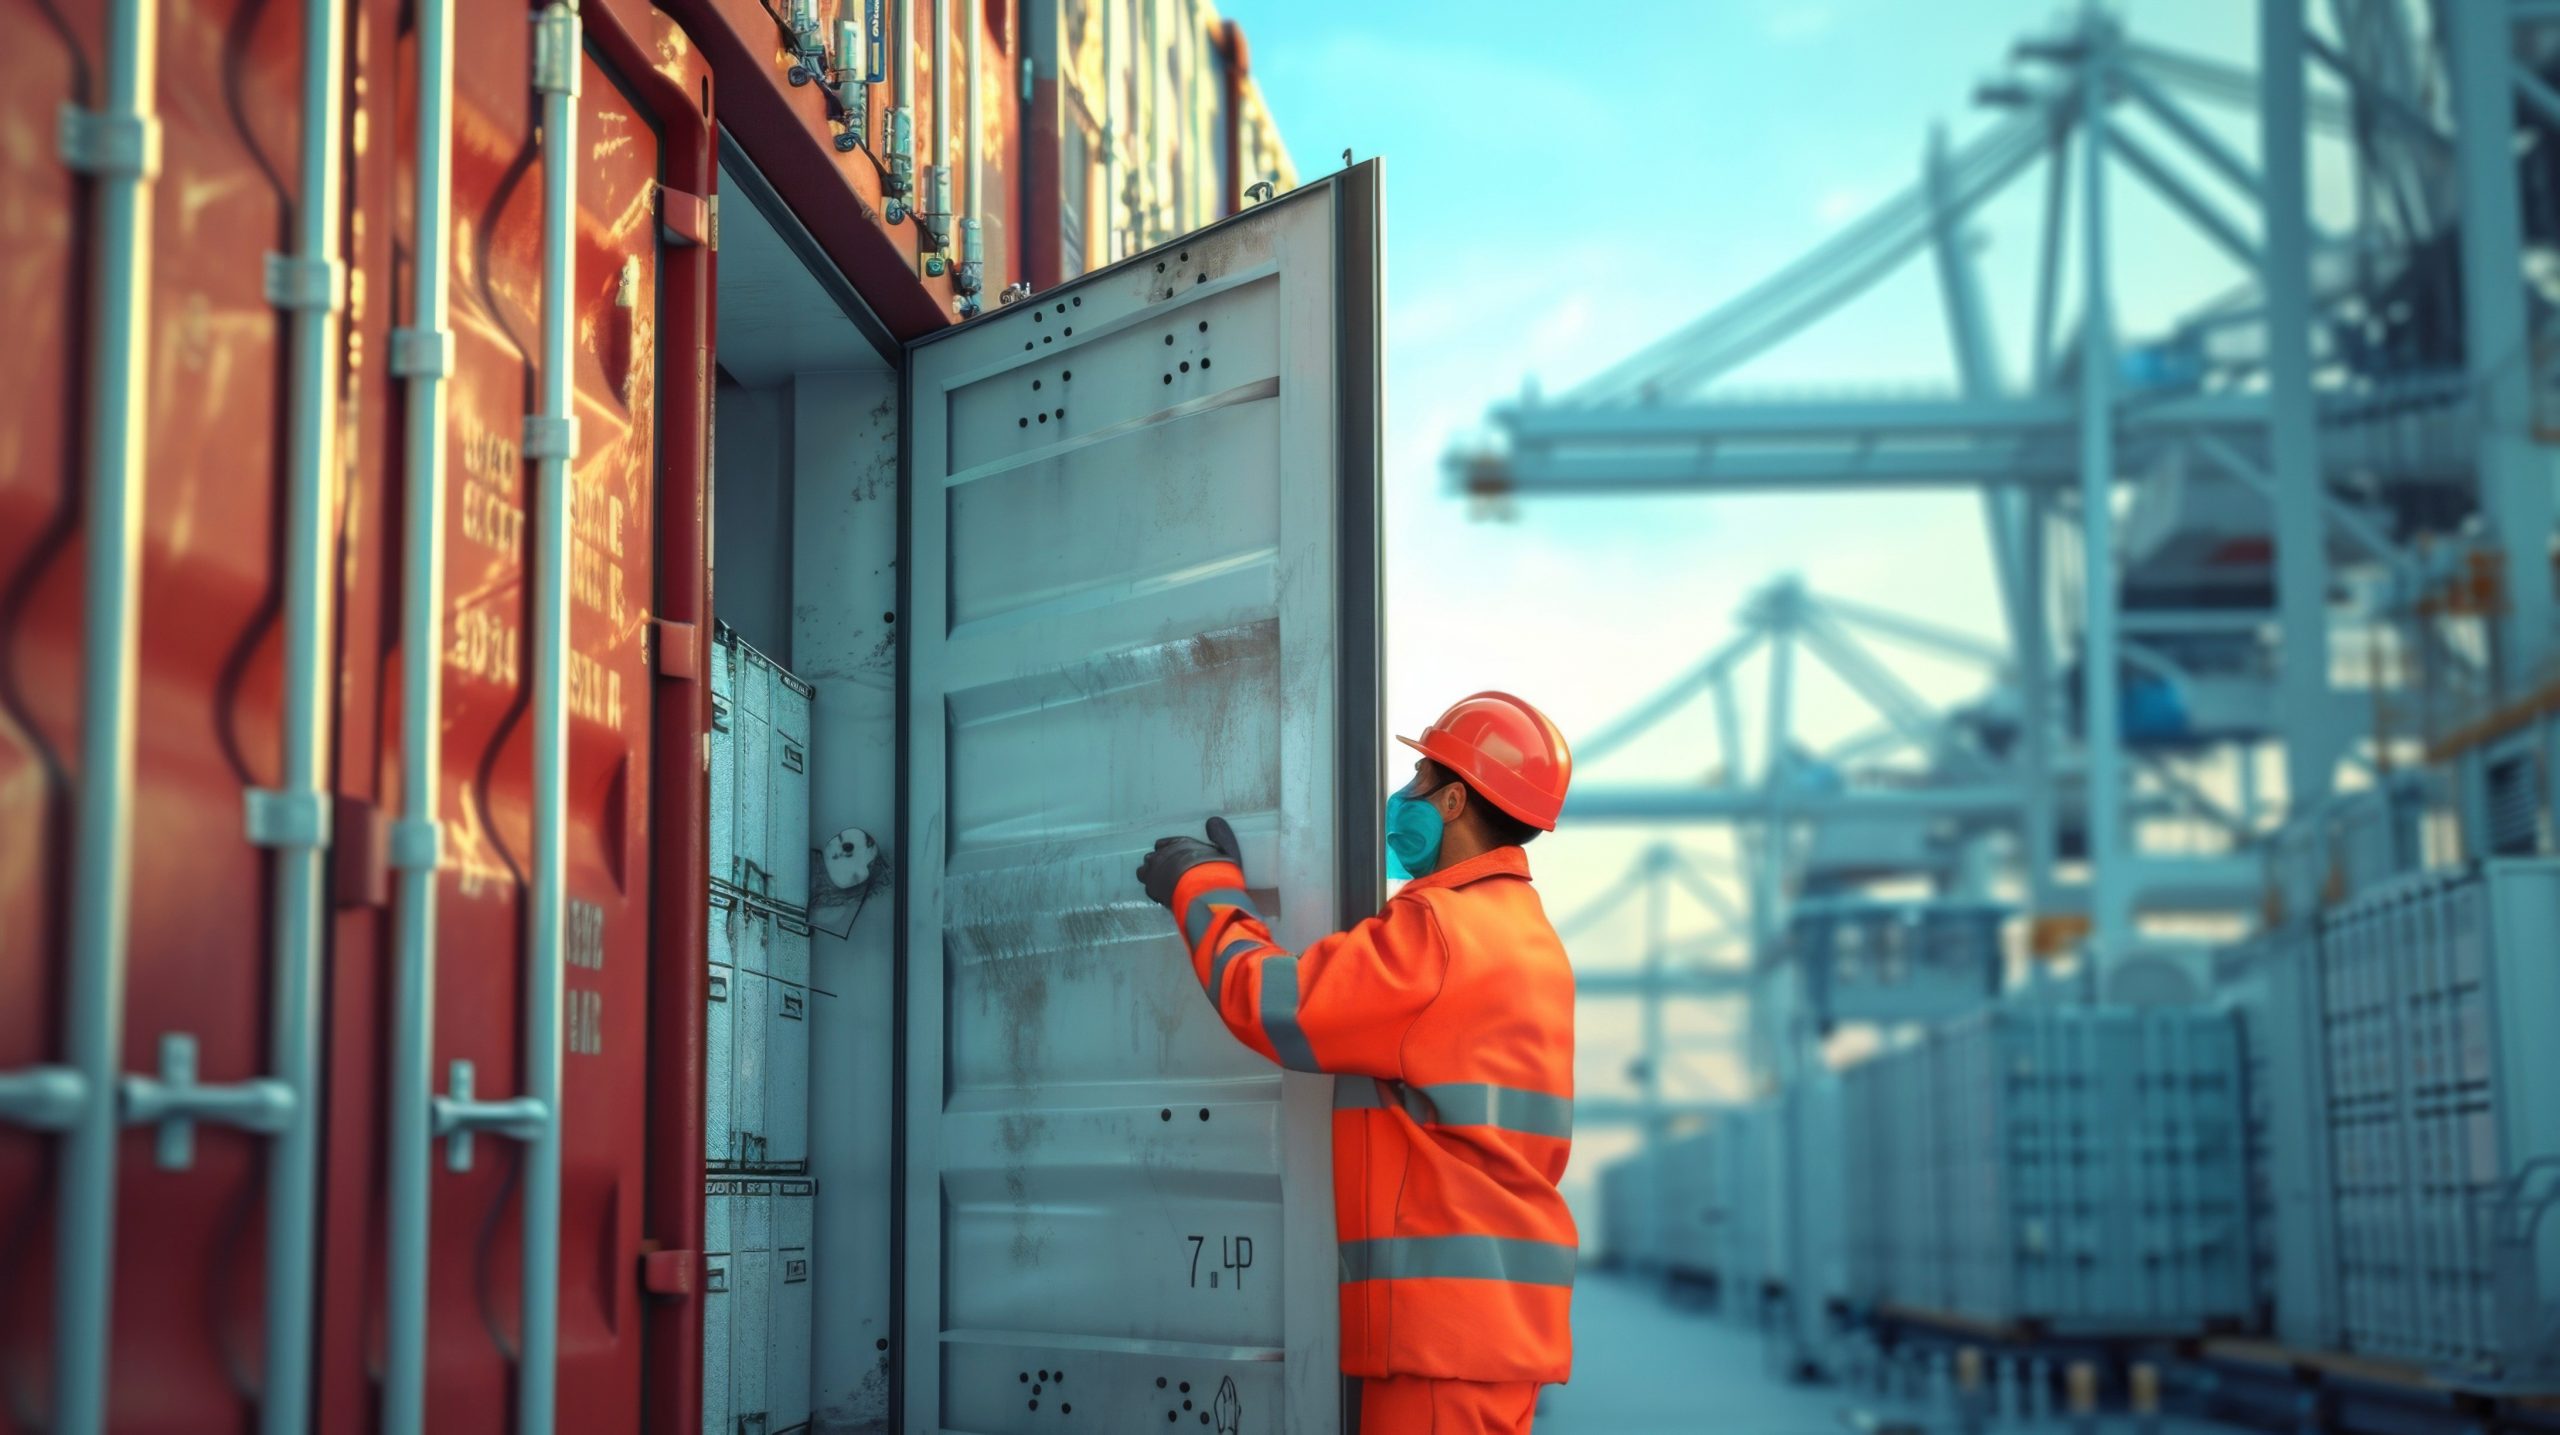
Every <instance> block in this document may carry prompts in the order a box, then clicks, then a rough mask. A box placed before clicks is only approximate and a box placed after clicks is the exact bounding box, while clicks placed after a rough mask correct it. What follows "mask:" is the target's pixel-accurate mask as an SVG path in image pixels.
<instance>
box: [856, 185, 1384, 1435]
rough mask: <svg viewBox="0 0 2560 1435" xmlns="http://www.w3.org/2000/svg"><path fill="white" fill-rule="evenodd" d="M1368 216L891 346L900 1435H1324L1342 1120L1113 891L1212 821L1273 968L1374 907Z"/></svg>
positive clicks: (1318, 191) (1174, 257)
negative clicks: (1230, 1027) (1164, 846)
mask: <svg viewBox="0 0 2560 1435" xmlns="http://www.w3.org/2000/svg"><path fill="white" fill-rule="evenodd" d="M1377 185H1378V176H1377V169H1376V166H1375V165H1374V164H1370V165H1363V166H1361V167H1359V168H1357V169H1354V170H1350V171H1347V172H1345V173H1343V174H1339V175H1336V176H1334V177H1332V178H1330V179H1327V180H1323V181H1320V182H1317V183H1314V184H1310V185H1308V186H1306V187H1305V188H1303V189H1300V190H1297V191H1295V192H1293V193H1291V194H1288V195H1286V196H1283V197H1281V198H1279V199H1277V200H1273V201H1271V202H1269V203H1266V204H1263V205H1261V206H1259V207H1257V208H1254V209H1252V210H1250V211H1248V212H1247V213H1245V214H1243V215H1240V216H1238V217H1236V218H1234V219H1232V220H1229V221H1227V222H1225V223H1222V224H1219V225H1216V226H1214V227H1212V228H1210V229H1206V230H1203V231H1200V232H1199V233H1197V234H1194V235H1192V236H1190V237H1189V238H1187V239H1184V240H1179V241H1176V242H1174V243H1172V244H1168V245H1166V246H1165V247H1163V248H1161V249H1158V250H1155V251H1153V252H1150V253H1147V254H1143V255H1139V256H1137V257H1135V258H1132V259H1130V260H1127V261H1124V262H1122V263H1120V264H1117V265H1114V266H1112V267H1111V268H1109V269H1106V270H1103V271H1101V272H1098V273H1095V274H1092V275H1088V276H1086V277H1084V278H1082V279H1079V280H1077V281H1075V282H1074V283H1072V284H1069V285H1067V286H1065V287H1063V288H1060V289H1057V290H1053V291H1050V292H1048V293H1043V294H1038V295H1034V296H1032V297H1031V298H1030V299H1028V300H1025V301H1022V302H1018V303H1015V304H1013V305H1011V306H1008V307H1005V308H1002V309H998V310H995V311H993V312H991V313H990V314H988V315H987V316H986V317H984V318H981V319H979V320H977V321H976V322H974V323H970V324H967V325H965V326H962V327H960V328H957V329H954V330H951V331H949V332H947V333H945V334H941V335H937V336H935V337H934V338H932V339H930V340H927V341H925V342H922V343H920V344H918V345H917V346H915V347H914V348H913V349H912V350H911V352H910V354H909V356H908V363H907V372H906V383H907V397H906V424H905V429H904V432H905V434H906V436H907V443H908V451H907V479H906V483H905V486H904V491H905V503H906V508H907V519H906V522H907V530H906V545H905V551H904V553H903V554H902V555H901V556H900V559H899V566H900V569H901V571H902V574H903V576H904V579H905V591H906V598H905V607H904V608H903V609H902V611H901V612H900V613H899V615H898V628H899V630H900V632H901V633H902V634H903V636H904V639H905V648H904V653H903V664H904V667H903V671H904V674H905V688H906V705H905V709H904V711H905V725H906V731H905V735H904V737H905V748H906V762H907V793H906V797H905V804H904V830H903V834H902V841H901V842H900V844H899V846H900V851H899V852H898V853H896V854H894V860H897V861H898V862H899V870H900V872H901V874H902V880H903V881H904V883H905V884H906V885H905V891H904V895H905V902H906V907H905V916H904V952H903V956H902V960H903V962H904V964H905V965H904V972H905V983H904V985H905V1002H906V1020H905V1022H904V1031H903V1034H902V1040H903V1041H904V1043H905V1054H904V1061H903V1065H902V1069H903V1071H904V1074H905V1075H904V1081H905V1091H904V1095H903V1101H902V1105H901V1109H902V1111H903V1115H904V1121H905V1130H904V1133H903V1138H902V1140H903V1149H904V1152H905V1156H906V1168H905V1181H904V1189H903V1210H904V1213H905V1215H904V1247H903V1270H904V1290H905V1296H904V1301H903V1329H904V1337H903V1342H904V1343H903V1348H902V1350H901V1352H900V1354H901V1357H902V1364H901V1375H902V1377H903V1378H902V1381H901V1389H900V1400H901V1406H900V1409H901V1414H900V1417H899V1428H901V1429H903V1430H905V1431H909V1432H916V1435H935V1432H942V1431H954V1432H1005V1431H1034V1430H1037V1431H1044V1432H1045V1431H1055V1430H1061V1429H1066V1430H1074V1429H1087V1430H1111V1431H1126V1430H1137V1429H1154V1428H1162V1429H1165V1430H1167V1431H1168V1432H1170V1431H1174V1430H1182V1431H1198V1432H1200V1435H1266V1432H1297V1433H1298V1435H1317V1432H1327V1431H1332V1430H1335V1429H1336V1428H1338V1424H1339V1388H1340V1386H1339V1381H1338V1379H1337V1375H1336V1370H1337V1354H1336V1330H1335V1326H1336V1304H1335V1300H1336V1297H1335V1286H1336V1281H1335V1257H1334V1240H1333V1211H1332V1206H1331V1199H1332V1196H1331V1189H1330V1182H1331V1162H1330V1153H1329V1111H1330V1106H1331V1081H1330V1079H1328V1078H1324V1077H1320V1076H1302V1075H1294V1074H1286V1075H1284V1074H1283V1073H1282V1072H1280V1071H1279V1070H1278V1069H1277V1068H1275V1067H1273V1066H1272V1065H1270V1064H1269V1063H1268V1062H1265V1061H1264V1060H1262V1059H1261V1058H1260V1057H1258V1056H1255V1055H1254V1054H1253V1053H1252V1052H1250V1051H1249V1050H1247V1049H1246V1048H1245V1047H1244V1046H1243V1045H1242V1044H1240V1043H1239V1042H1238V1041H1237V1040H1236V1039H1235V1038H1234V1037H1233V1036H1232V1035H1230V1034H1229V1033H1228V1031H1227V1030H1226V1029H1225V1027H1224V1026H1223V1025H1221V1024H1220V1022H1219V1020H1218V1019H1217V1016H1216V1014H1215V1013H1214V1011H1213V1010H1212V1009H1211V1007H1210V1004H1209V1001H1208V999H1207V997H1206V996H1205V995H1204V994H1203V993H1202V991H1201V989H1200V985H1199V983H1198V981H1197V980H1196V979H1195V978H1194V976H1193V975H1192V972H1191V967H1190V963H1189V961H1188V960H1187V958H1186V955H1185V952H1184V949H1183V945H1182V942H1181V940H1180V938H1179V937H1178V935H1177V934H1176V932H1175V929H1174V925H1173V923H1172V921H1171V920H1170V919H1169V918H1168V917H1167V915H1166V914H1165V913H1164V912H1163V911H1162V910H1161V909H1159V908H1156V907H1154V906H1152V905H1150V904H1149V903H1148V902H1147V900H1146V898H1145V896H1144V894H1143V893H1142V892H1141V891H1140V889H1139V887H1138V884H1137V882H1136V880H1135V878H1134V877H1133V876H1132V872H1133V870H1134V869H1135V868H1136V866H1137V865H1138V859H1139V857H1140V855H1141V854H1142V853H1144V852H1145V851H1146V850H1147V849H1148V848H1149V847H1150V846H1151V844H1153V842H1154V841H1155V839H1156V838H1158V837H1160V836H1164V835H1166V834H1170V833H1178V832H1188V833H1197V832H1199V831H1200V830H1201V825H1202V823H1203V821H1204V820H1205V819H1207V818H1208V817H1209V816H1211V815H1212V814H1224V815H1225V816H1227V817H1228V818H1229V819H1230V820H1231V821H1232V822H1233V823H1234V825H1235V828H1236V831H1237V833H1238V834H1239V835H1240V837H1241V838H1242V840H1243V843H1244V846H1245V867H1246V874H1247V880H1248V883H1249V885H1250V886H1251V887H1252V888H1253V889H1254V896H1255V901H1256V904H1257V906H1259V907H1260V908H1261V910H1262V911H1263V912H1264V913H1266V914H1276V915H1275V916H1274V920H1275V923H1276V926H1277V928H1278V933H1279V936H1280V938H1281V940H1282V941H1283V942H1285V943H1287V944H1289V945H1291V946H1293V947H1295V946H1299V945H1303V944H1305V943H1307V942H1310V941H1312V940H1314V939H1316V938H1318V937H1321V936H1323V935H1325V934H1327V933H1329V932H1332V931H1335V930H1338V929H1339V928H1340V927H1341V926H1342V925H1343V924H1344V923H1345V921H1346V920H1349V919H1355V918H1357V917H1360V916H1365V915H1367V914H1368V913H1370V912H1372V911H1374V910H1375V909H1376V903H1377V901H1378V898H1379V888H1380V856H1379V850H1378V848H1379V836H1378V805H1379V802H1380V800H1381V797H1382V794H1383V792H1384V787H1385V783H1384V779H1383V777H1382V774H1381V760H1382V759H1381V753H1380V747H1381V743H1382V735H1381V733H1380V730H1379V729H1380V717H1379V686H1378V684H1379V676H1378V638H1379V633H1378V628H1379V621H1378V559H1377V537H1376V534H1377V512H1378V509H1377V503H1378V499H1377V491H1378V471H1377V423H1378V370H1377V353H1378V299H1379V290H1378V284H1379V278H1378V252H1379V250H1378V244H1379V236H1378V197H1377Z"/></svg>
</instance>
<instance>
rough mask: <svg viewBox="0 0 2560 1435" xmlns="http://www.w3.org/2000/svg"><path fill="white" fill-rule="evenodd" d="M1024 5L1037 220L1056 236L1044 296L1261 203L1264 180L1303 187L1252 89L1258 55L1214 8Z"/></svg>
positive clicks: (1176, 0) (1044, 0) (1037, 279)
mask: <svg viewBox="0 0 2560 1435" xmlns="http://www.w3.org/2000/svg"><path fill="white" fill-rule="evenodd" d="M1025 7H1026V11H1027V13H1028V15H1029V28H1030V34H1031V37H1032V45H1033V70H1032V83H1031V100H1030V114H1029V117H1028V120H1027V124H1028V127H1029V130H1030V132H1031V135H1032V137H1033V148H1032V153H1033V159H1032V163H1033V165H1034V166H1035V169H1034V174H1035V184H1034V186H1033V200H1032V206H1033V207H1032V210H1031V215H1032V222H1033V223H1034V224H1037V225H1041V226H1042V227H1044V229H1048V230H1050V232H1054V233H1055V234H1056V235H1057V243H1056V244H1055V246H1054V248H1045V249H1042V250H1040V251H1036V252H1035V255H1034V258H1033V261H1032V267H1031V269H1030V270H1029V272H1028V277H1029V278H1030V280H1031V282H1032V284H1033V285H1034V286H1035V287H1039V288H1046V287H1048V286H1049V285H1051V284H1055V283H1058V282H1060V281H1061V280H1064V279H1071V278H1073V277H1075V276H1076V275H1078V274H1081V273H1083V272H1085V271H1086V270H1088V269H1098V268H1100V267H1102V266H1103V265H1106V264H1109V263H1111V262H1112V261H1113V260H1116V259H1119V258H1122V257H1124V256H1126V255H1130V254H1134V253H1136V252H1138V251H1139V250H1141V249H1146V248H1149V247H1151V246H1153V245H1156V244H1159V243H1162V242H1163V241H1165V240H1167V239H1170V238H1172V237H1173V236H1175V235H1177V234H1183V233H1186V232H1188V231H1190V230H1193V229H1197V228H1199V227H1200V226H1201V225H1204V224H1209V223H1212V222H1214V221H1216V220H1218V219H1220V218H1223V217H1224V216H1226V215H1229V214H1233V213H1235V212H1236V211H1237V210H1238V209H1239V208H1241V207H1243V206H1244V205H1246V204H1248V203H1250V202H1252V195H1251V191H1252V190H1253V188H1254V186H1256V185H1257V184H1267V185H1270V186H1271V187H1272V188H1273V189H1274V190H1281V191H1285V190H1289V189H1293V188H1295V187H1296V186H1297V182H1298V171H1297V167H1296V166H1295V165H1294V164H1292V163H1291V162H1290V159H1289V152H1288V148H1287V146H1286V145H1284V144H1283V143H1282V142H1281V139H1280V133H1279V129H1278V127H1277V126H1276V125H1274V124H1273V123H1272V120H1271V114H1270V111H1269V109H1268V108H1267V107H1266V106H1265V105H1264V103H1263V99H1262V92H1261V89H1260V87H1259V86H1258V85H1257V84H1256V83H1255V82H1254V79H1253V72H1252V52H1251V49H1250V47H1249V46H1247V45H1246V43H1245V39H1244V35H1243V32H1242V31H1241V30H1239V29H1238V28H1237V27H1236V25H1235V23H1234V22H1232V21H1229V20H1223V19H1221V18H1219V16H1218V13H1217V11H1216V9H1215V8H1214V7H1212V6H1210V5H1208V4H1205V3H1199V0H1025ZM1052 164H1054V166H1055V168H1054V170H1053V171H1049V172H1048V173H1043V172H1042V170H1041V169H1040V167H1041V166H1047V165H1052ZM1049 174H1054V179H1052V178H1050V177H1049ZM1051 204H1053V205H1054V208H1052V209H1049V210H1047V211H1045V212H1044V210H1043V208H1042V206H1044V205H1051ZM1044 258H1046V259H1047V260H1048V262H1046V263H1044V262H1043V261H1044ZM1052 264H1054V267H1051V265H1052Z"/></svg>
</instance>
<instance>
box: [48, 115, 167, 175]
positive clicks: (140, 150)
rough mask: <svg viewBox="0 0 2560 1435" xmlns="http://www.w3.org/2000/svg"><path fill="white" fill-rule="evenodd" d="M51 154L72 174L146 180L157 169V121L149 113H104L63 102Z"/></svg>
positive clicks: (158, 156) (158, 170)
mask: <svg viewBox="0 0 2560 1435" xmlns="http://www.w3.org/2000/svg"><path fill="white" fill-rule="evenodd" d="M60 113H61V124H60V126H59V128H58V130H57V132H56V134H55V137H54V142H55V153H57V154H59V155H60V156H61V157H62V163H63V166H64V167H65V168H67V169H69V170H71V171H72V172H73V173H75V174H85V175H90V176H93V177H95V178H99V179H149V178H151V177H152V176H153V175H155V174H158V173H159V172H160V122H159V121H158V120H157V119H155V118H153V117H151V116H149V115H104V114H100V113H98V112H97V111H96V110H84V109H82V108H80V107H79V106H78V105H64V106H63V107H62V109H61V112H60Z"/></svg>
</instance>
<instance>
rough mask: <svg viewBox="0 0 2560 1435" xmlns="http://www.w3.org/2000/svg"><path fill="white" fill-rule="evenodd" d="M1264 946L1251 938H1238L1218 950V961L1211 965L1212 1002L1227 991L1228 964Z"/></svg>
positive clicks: (1210, 990)
mask: <svg viewBox="0 0 2560 1435" xmlns="http://www.w3.org/2000/svg"><path fill="white" fill-rule="evenodd" d="M1262 945H1264V944H1263V943H1261V942H1257V941H1255V940H1254V939H1252V938H1251V937H1238V938H1236V939H1235V940H1234V941H1232V942H1229V943H1227V944H1226V945H1225V946H1223V947H1220V948H1219V949H1218V959H1217V960H1216V961H1214V962H1211V963H1210V964H1209V999H1210V1000H1211V1001H1216V1000H1217V999H1218V994H1219V993H1220V992H1223V991H1225V990H1226V989H1227V963H1229V962H1232V961H1234V960H1235V959H1236V958H1238V957H1241V956H1243V955H1244V954H1245V953H1247V952H1250V951H1252V950H1253V949H1254V948H1256V947H1259V946H1262Z"/></svg>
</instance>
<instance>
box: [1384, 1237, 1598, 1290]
mask: <svg viewBox="0 0 2560 1435" xmlns="http://www.w3.org/2000/svg"><path fill="white" fill-rule="evenodd" d="M1341 1252H1342V1255H1341V1275H1342V1283H1343V1284H1344V1285H1350V1284H1351V1283H1353V1282H1355V1281H1397V1280H1467V1281H1510V1282H1512V1283H1513V1284H1515V1285H1530V1286H1570V1285H1572V1284H1573V1267H1574V1260H1575V1251H1574V1248H1573V1247H1572V1246H1569V1245H1564V1244H1560V1243H1558V1242H1555V1241H1522V1240H1511V1239H1507V1238H1505V1237H1501V1236H1390V1237H1387V1238H1385V1239H1382V1240H1375V1241H1345V1242H1343V1243H1342V1247H1341Z"/></svg>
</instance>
